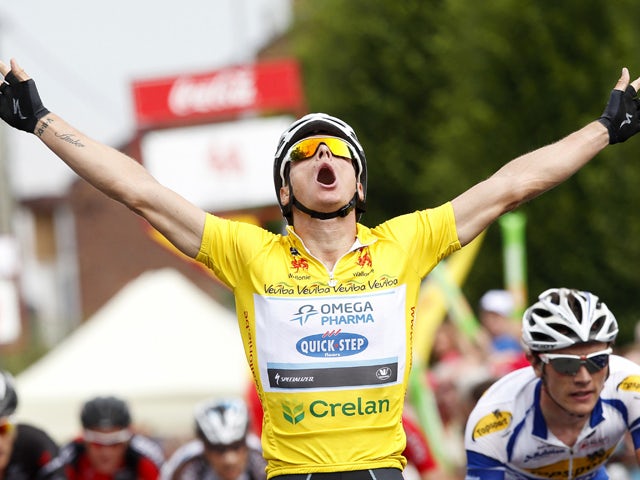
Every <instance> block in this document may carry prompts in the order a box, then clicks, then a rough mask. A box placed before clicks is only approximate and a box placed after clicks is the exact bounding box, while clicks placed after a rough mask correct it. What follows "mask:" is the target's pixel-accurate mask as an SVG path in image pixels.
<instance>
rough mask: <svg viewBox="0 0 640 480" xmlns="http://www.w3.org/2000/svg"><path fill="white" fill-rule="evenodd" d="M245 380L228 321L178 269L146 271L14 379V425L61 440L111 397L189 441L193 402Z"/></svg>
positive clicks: (161, 430) (163, 431)
mask: <svg viewBox="0 0 640 480" xmlns="http://www.w3.org/2000/svg"><path fill="white" fill-rule="evenodd" d="M248 378H249V374H248V367H247V366H246V361H245V357H244V353H243V351H242V342H241V339H240V333H239V332H238V326H237V322H236V317H235V314H234V313H233V312H231V311H230V310H228V309H226V308H224V307H222V306H220V305H218V304H217V303H216V302H215V301H214V300H212V299H211V298H209V297H208V296H207V295H206V294H205V293H204V292H202V291H201V290H199V289H198V288H197V287H196V286H195V285H193V284H192V283H191V282H190V281H189V280H188V279H186V278H185V277H184V276H182V275H181V274H180V273H178V272H176V271H175V270H171V269H165V270H158V271H151V272H147V273H144V274H143V275H141V276H140V277H138V278H137V279H135V280H134V281H132V282H131V283H129V284H128V285H126V286H125V287H124V288H123V289H122V290H121V291H120V292H118V293H117V294H116V295H115V296H114V297H113V298H112V300H111V301H110V302H109V303H107V304H106V305H105V306H104V307H103V308H102V309H100V310H99V311H98V312H97V313H96V314H95V315H94V316H93V317H91V318H90V319H89V320H87V322H85V324H83V325H82V326H81V327H79V328H78V329H77V330H76V331H74V332H73V333H72V334H71V335H70V336H69V337H67V338H66V339H65V340H64V341H63V342H61V343H60V344H59V345H58V346H57V347H56V348H54V349H53V350H52V351H51V352H49V353H48V354H47V355H45V356H44V357H43V358H42V359H40V360H39V361H38V362H36V363H35V364H33V365H32V366H30V367H29V368H28V369H26V370H25V371H24V372H22V373H21V374H20V375H19V376H18V377H17V378H16V382H17V389H18V398H19V404H18V411H17V414H18V420H19V421H24V422H28V423H31V424H33V425H36V426H39V427H41V428H43V429H45V430H46V431H47V432H48V433H49V434H50V435H51V436H52V437H54V438H55V439H57V440H58V441H61V442H62V441H66V440H69V439H70V438H71V437H73V436H74V435H76V434H77V433H78V432H79V431H80V421H79V412H80V407H81V405H82V403H83V402H84V401H85V400H87V399H88V398H91V397H93V396H96V395H110V394H113V395H117V396H120V397H121V398H123V399H124V400H126V401H127V402H128V403H129V405H130V408H131V412H132V415H133V421H134V423H135V425H137V426H139V427H143V428H144V429H145V430H146V431H148V432H149V433H151V434H153V435H157V436H167V437H175V436H186V435H190V434H191V433H192V429H193V408H194V406H195V405H196V404H197V403H198V402H200V401H202V400H204V399H206V398H210V397H221V396H227V395H242V394H243V393H244V391H245V388H246V385H247V381H248Z"/></svg>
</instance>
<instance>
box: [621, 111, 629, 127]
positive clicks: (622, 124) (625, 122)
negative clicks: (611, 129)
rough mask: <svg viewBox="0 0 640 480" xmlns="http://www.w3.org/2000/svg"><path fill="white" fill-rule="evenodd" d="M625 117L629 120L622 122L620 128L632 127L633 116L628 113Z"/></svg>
mask: <svg viewBox="0 0 640 480" xmlns="http://www.w3.org/2000/svg"><path fill="white" fill-rule="evenodd" d="M625 117H627V119H626V120H623V121H622V123H621V124H620V128H622V127H623V126H624V125H631V114H630V113H627V114H625Z"/></svg>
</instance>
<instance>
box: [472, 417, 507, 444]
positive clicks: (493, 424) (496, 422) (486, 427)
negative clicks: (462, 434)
mask: <svg viewBox="0 0 640 480" xmlns="http://www.w3.org/2000/svg"><path fill="white" fill-rule="evenodd" d="M512 418H513V415H512V414H511V412H501V411H500V410H495V411H493V412H491V413H490V414H489V415H485V416H484V417H482V418H481V419H480V420H479V421H478V423H476V426H475V427H473V434H472V438H473V440H477V439H478V438H480V437H484V436H485V435H489V434H491V433H495V432H499V431H501V430H504V429H506V428H507V427H508V426H509V425H510V424H511V419H512Z"/></svg>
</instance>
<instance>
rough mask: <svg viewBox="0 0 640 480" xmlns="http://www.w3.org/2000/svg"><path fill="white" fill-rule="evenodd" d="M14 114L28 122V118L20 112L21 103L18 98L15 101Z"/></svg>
mask: <svg viewBox="0 0 640 480" xmlns="http://www.w3.org/2000/svg"><path fill="white" fill-rule="evenodd" d="M13 114H14V115H18V117H20V120H26V118H27V117H25V116H24V115H22V112H21V111H20V103H19V102H18V99H17V98H14V99H13Z"/></svg>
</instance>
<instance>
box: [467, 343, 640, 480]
mask: <svg viewBox="0 0 640 480" xmlns="http://www.w3.org/2000/svg"><path fill="white" fill-rule="evenodd" d="M609 368H610V375H609V378H607V380H606V382H605V384H604V388H603V390H602V393H601V394H600V400H599V401H598V403H597V404H596V406H595V408H594V410H593V412H592V413H591V417H590V419H589V420H588V421H587V422H586V423H585V425H584V427H583V428H582V432H580V435H579V437H578V440H577V441H576V442H575V444H574V445H573V446H571V447H569V446H567V445H565V444H564V443H563V442H561V441H560V440H559V439H558V438H557V437H556V436H555V435H554V434H553V433H552V432H551V431H550V430H549V428H548V426H547V424H546V423H545V420H544V418H543V416H542V411H541V410H540V393H541V392H540V390H541V386H542V382H541V380H540V379H539V378H538V377H537V376H536V375H535V373H534V370H533V368H532V367H526V368H522V369H520V370H516V371H515V372H512V373H510V374H509V375H506V376H505V377H503V378H502V379H500V380H498V381H497V382H496V383H495V384H493V385H492V386H491V387H490V388H489V389H488V390H487V391H486V392H485V393H484V395H483V396H482V397H481V398H480V400H479V401H478V403H477V404H476V406H475V408H474V409H473V411H472V412H471V414H470V415H469V419H468V420H467V426H466V431H465V448H466V451H467V476H466V479H467V480H476V479H483V480H525V479H526V480H529V479H572V480H594V479H597V480H600V479H607V478H608V476H607V473H606V470H605V463H606V461H607V460H608V458H609V457H610V456H611V455H612V454H613V452H614V450H615V449H616V446H617V445H618V443H619V442H620V440H621V439H622V438H623V437H624V435H625V433H626V432H627V431H629V432H630V433H631V436H632V438H633V445H634V447H635V448H636V449H637V448H639V447H640V366H638V365H636V364H635V363H633V362H631V361H630V360H627V359H626V358H623V357H619V356H616V355H611V357H610V360H609Z"/></svg>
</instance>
